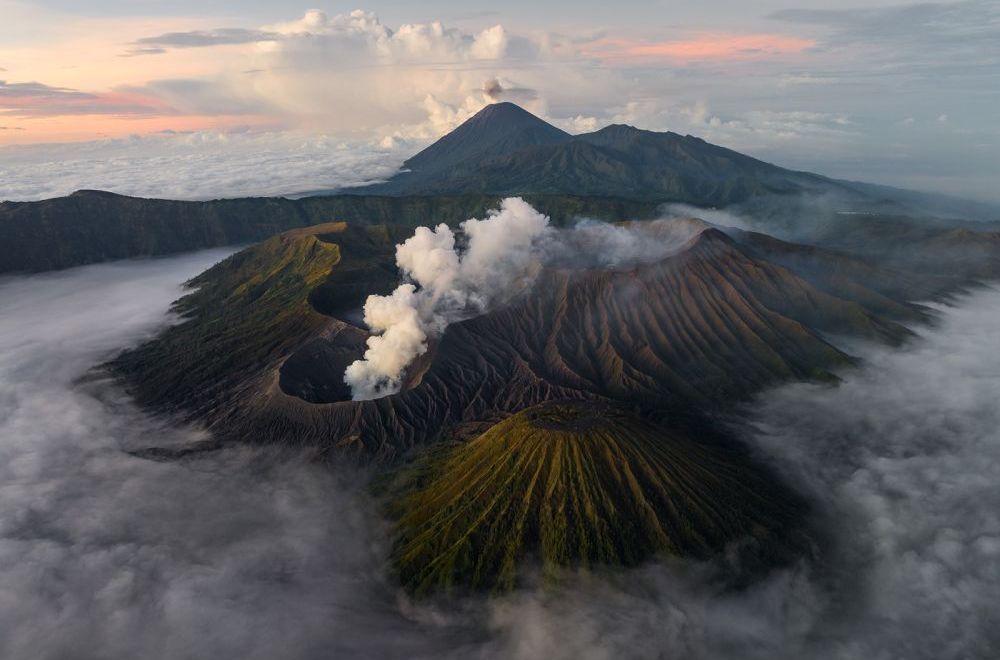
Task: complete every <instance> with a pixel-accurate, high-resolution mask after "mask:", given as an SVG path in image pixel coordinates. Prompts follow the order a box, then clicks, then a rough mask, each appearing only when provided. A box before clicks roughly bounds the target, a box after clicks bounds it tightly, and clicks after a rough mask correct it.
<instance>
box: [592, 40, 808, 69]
mask: <svg viewBox="0 0 1000 660" xmlns="http://www.w3.org/2000/svg"><path fill="white" fill-rule="evenodd" d="M815 45H816V42H815V41H813V40H811V39H803V38H800V37H792V36H787V35H780V34H699V35H697V36H694V37H690V38H687V39H679V40H675V41H654V42H648V41H645V42H640V41H630V40H626V39H601V40H598V41H594V42H592V43H590V44H587V45H586V46H585V47H584V48H583V52H584V54H585V55H587V56H589V57H594V58H596V59H599V60H602V61H606V62H612V63H613V62H653V61H659V60H672V61H675V62H678V63H686V62H697V61H711V60H746V59H753V58H758V57H773V56H777V55H788V54H795V53H801V52H802V51H804V50H806V49H807V48H811V47H813V46H815Z"/></svg>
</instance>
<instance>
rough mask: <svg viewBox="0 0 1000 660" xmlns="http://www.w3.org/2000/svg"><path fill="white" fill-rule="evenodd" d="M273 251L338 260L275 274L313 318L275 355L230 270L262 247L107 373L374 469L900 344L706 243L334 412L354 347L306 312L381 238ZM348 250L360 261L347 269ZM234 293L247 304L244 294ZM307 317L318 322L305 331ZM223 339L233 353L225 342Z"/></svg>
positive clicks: (732, 388)
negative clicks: (305, 251) (866, 342)
mask: <svg viewBox="0 0 1000 660" xmlns="http://www.w3.org/2000/svg"><path fill="white" fill-rule="evenodd" d="M273 240H275V241H291V242H293V243H295V242H297V241H303V240H305V241H319V242H320V243H327V242H330V243H333V244H335V245H337V247H338V250H339V253H340V255H341V256H340V261H339V262H338V263H336V264H333V265H332V266H330V267H329V269H328V275H327V276H326V278H325V279H323V280H322V281H321V282H320V283H317V284H316V285H315V286H312V288H309V286H307V285H306V284H305V282H307V281H310V280H309V278H308V277H303V276H301V275H300V276H297V277H292V275H293V273H294V272H295V270H296V269H304V271H305V272H310V273H311V272H313V270H314V269H313V268H311V267H310V266H308V265H307V264H305V263H299V262H295V263H294V264H293V265H292V271H291V272H287V271H285V270H282V271H280V272H283V273H285V275H283V280H282V281H285V282H292V283H294V285H295V287H297V288H296V291H297V292H296V294H295V300H296V301H298V302H297V303H296V304H297V305H299V307H298V309H304V308H303V307H301V305H303V304H309V305H310V306H311V307H312V311H310V312H309V313H308V318H309V319H310V322H309V325H308V327H306V326H304V325H301V324H299V325H296V326H295V328H299V329H302V330H303V331H302V332H298V331H297V332H295V333H294V334H289V333H284V332H283V333H282V335H281V336H282V338H283V339H282V341H281V342H277V341H274V340H272V339H271V334H270V333H268V332H261V327H263V328H264V329H268V328H271V327H272V324H271V323H270V322H269V321H267V320H266V319H269V318H270V317H271V315H272V314H273V313H274V312H276V311H278V309H280V308H275V309H273V310H271V311H270V312H266V313H265V312H260V313H256V314H255V313H251V310H255V309H258V303H257V302H256V300H261V301H264V302H266V301H267V300H271V299H277V298H275V294H274V289H275V286H276V285H275V284H271V283H268V284H266V285H262V286H258V287H249V286H246V285H245V284H244V283H243V281H244V280H245V278H248V277H254V278H257V275H256V274H257V272H259V268H258V267H254V268H252V269H247V268H246V267H245V265H246V264H249V263H257V262H258V259H263V260H265V261H266V259H267V258H270V257H268V256H267V255H268V253H269V252H273V249H272V248H271V247H268V246H269V245H270V244H271V242H268V243H264V244H262V245H261V246H257V247H255V248H251V249H250V250H248V251H247V252H246V253H241V255H237V256H236V257H234V258H232V259H231V260H229V261H228V262H224V263H223V264H220V266H217V267H216V268H215V269H213V270H212V271H209V273H206V275H204V276H202V277H201V278H199V280H198V282H199V283H201V284H202V286H203V288H202V289H201V290H200V291H199V292H197V293H195V294H192V296H191V297H190V298H188V299H186V300H185V301H182V308H183V309H184V310H185V311H187V313H188V314H189V315H190V317H189V319H188V320H187V321H186V322H185V323H183V324H181V325H178V326H175V327H173V328H170V329H168V330H167V331H165V332H164V333H163V334H162V335H161V336H160V337H159V338H157V339H156V340H154V341H152V342H150V343H148V344H146V345H143V346H140V347H139V348H137V349H135V350H133V351H129V352H127V353H125V354H123V355H122V356H121V357H119V358H118V359H117V360H116V361H115V362H114V363H113V367H114V368H115V369H116V370H117V371H118V372H119V373H121V374H123V375H124V376H125V378H126V380H127V381H128V382H129V383H130V385H131V388H132V390H133V392H134V393H135V394H136V395H137V396H138V398H139V399H140V401H142V402H144V403H147V404H151V405H155V406H159V407H161V408H166V409H170V410H186V411H188V412H189V413H190V414H192V416H194V417H196V418H199V419H202V420H204V421H206V422H207V423H208V424H209V426H210V427H211V428H212V429H213V430H214V431H216V432H217V434H218V435H219V436H220V437H222V438H230V439H242V440H245V439H253V440H256V441H262V442H267V441H276V442H297V443H302V444H307V445H311V446H315V447H318V448H320V449H321V450H335V449H338V448H340V449H344V448H350V449H351V450H352V451H355V452H358V453H360V454H363V455H366V456H369V457H380V458H391V457H393V456H398V455H399V454H400V453H402V452H405V451H407V450H408V449H409V448H411V447H413V446H415V445H420V444H423V443H426V442H429V441H431V440H434V439H436V438H439V437H442V436H445V435H453V434H456V433H458V434H461V433H462V432H463V429H464V428H465V427H466V425H470V424H472V425H475V424H477V423H481V422H484V421H489V420H494V419H496V418H497V417H498V416H503V415H505V414H509V413H512V412H516V411H519V410H522V409H524V408H526V407H529V406H532V405H535V404H538V403H541V402H544V401H550V400H556V399H559V400H564V399H591V400H617V401H626V402H630V403H636V404H641V405H644V406H648V407H652V408H657V409H678V408H694V409H700V410H711V409H719V408H723V407H725V406H727V405H729V404H731V403H732V402H733V401H734V400H739V399H742V398H745V397H748V396H750V395H752V394H753V393H755V392H756V391H758V390H759V389H760V388H762V387H765V386H767V385H770V384H773V383H777V382H780V381H782V380H786V379H795V378H819V379H825V378H831V375H830V371H829V370H830V369H831V368H836V367H839V366H842V365H845V364H848V363H849V362H850V358H849V357H848V356H847V355H845V354H844V353H842V352H841V351H839V350H837V349H836V348H835V347H834V346H833V345H831V344H830V343H828V342H827V341H826V340H825V339H824V338H823V337H822V334H823V333H836V334H850V335H854V336H863V337H868V338H872V339H877V340H883V341H889V342H898V341H900V340H902V339H903V338H904V337H905V336H906V334H907V331H906V330H905V329H904V328H902V327H901V326H899V325H896V324H895V323H894V322H892V321H889V320H886V319H885V318H882V317H880V316H879V315H878V314H877V313H874V312H873V311H872V310H868V309H866V308H865V307H864V306H863V305H862V304H860V303H858V302H854V301H850V300H845V299H842V298H839V297H836V296H834V295H831V294H829V293H825V292H824V291H822V290H820V289H818V288H817V287H815V286H813V285H812V284H810V283H809V282H808V281H806V280H804V279H802V278H800V277H799V276H797V275H796V274H794V273H793V272H791V271H789V270H787V269H785V268H783V267H781V266H778V265H775V264H773V263H770V262H768V261H767V260H765V259H763V258H761V257H759V256H755V255H753V254H752V253H751V252H747V251H746V249H745V248H742V247H741V246H740V245H739V244H737V243H736V242H734V241H733V240H732V239H730V238H728V237H726V236H725V235H723V234H722V233H720V232H718V231H717V230H714V229H707V230H705V231H703V232H701V233H700V234H698V235H697V236H696V237H695V238H693V239H692V240H691V241H690V242H689V244H688V245H686V246H685V247H684V249H682V250H681V252H680V253H679V254H675V255H673V256H669V257H667V258H664V259H660V260H657V261H653V262H648V263H642V264H637V265H634V266H631V267H628V268H621V269H592V268H591V269H583V270H580V269H573V268H550V269H549V270H547V271H545V272H544V273H543V274H542V275H541V278H540V279H539V280H538V281H537V282H536V284H535V286H534V287H533V289H532V290H531V292H530V293H529V294H527V295H524V296H522V297H521V298H519V299H517V300H515V301H514V302H512V303H510V304H508V305H506V306H504V307H502V308H499V309H497V310H494V311H492V312H490V313H487V314H485V315H483V316H479V317H477V318H473V319H469V320H467V321H463V322H460V323H455V324H453V325H451V326H450V327H449V328H448V329H447V331H446V332H445V333H444V335H443V336H442V337H441V338H440V339H439V340H437V341H436V342H435V343H434V345H433V346H432V349H431V351H429V352H428V353H427V354H426V355H425V356H424V357H423V358H422V360H421V361H420V362H419V363H417V364H415V365H413V366H412V367H411V371H410V373H409V374H408V380H409V383H408V386H409V387H408V389H406V390H405V391H403V392H401V393H399V394H396V395H392V396H387V397H384V398H381V399H376V400H373V401H349V400H344V399H346V394H347V392H346V388H345V387H344V385H343V373H344V368H345V367H346V366H347V364H349V363H350V362H352V361H353V360H355V359H357V358H359V357H360V355H361V353H362V351H363V340H364V338H365V333H364V332H363V331H361V330H360V329H359V328H357V327H356V326H355V325H354V323H357V318H356V316H352V314H351V313H350V312H346V311H345V310H346V309H347V307H349V305H346V304H345V305H326V307H323V303H322V302H321V301H322V300H325V299H327V298H329V297H332V298H333V299H341V294H340V293H337V292H338V291H339V292H343V291H347V290H349V291H352V292H354V293H356V294H357V297H356V298H354V300H355V301H356V302H355V304H357V305H360V302H361V298H362V295H361V294H362V289H361V288H357V287H358V283H359V281H361V280H364V278H359V277H358V276H357V273H358V272H359V271H358V269H359V268H376V269H379V268H382V269H384V268H385V267H386V264H387V263H391V255H392V247H391V246H392V245H393V244H394V242H396V240H398V234H397V235H396V237H394V236H393V233H392V231H389V230H386V233H384V234H379V233H378V232H377V231H375V230H374V229H371V228H368V229H365V230H349V229H348V228H344V229H343V230H342V231H340V232H337V233H334V232H327V233H319V234H312V233H309V232H299V233H294V234H292V235H290V236H289V235H286V236H283V237H281V238H279V239H273ZM366 250H367V251H368V252H367V253H366V252H365V251H366ZM351 254H356V255H365V256H363V257H359V258H356V259H354V261H353V264H354V265H350V264H351V263H352V260H351V259H350V258H349V256H348V255H351ZM375 264H381V265H375ZM323 268H327V265H326V264H323ZM320 270H322V268H321V269H320ZM365 281H367V280H365ZM385 284H386V286H389V285H390V283H389V282H388V278H386V280H385ZM856 286H857V287H864V283H863V282H857V283H856ZM345 287H346V289H345ZM327 290H328V291H329V292H328V293H327V294H323V293H322V292H324V291H327ZM249 292H257V293H255V294H254V295H257V296H258V297H257V298H256V299H251V298H248V297H247V296H248V295H249ZM371 292H374V291H371ZM352 295H353V294H352ZM348 297H349V296H348ZM343 299H345V300H346V298H343ZM302 301H305V303H303V302H302ZM261 304H263V303H261ZM900 304H903V303H902V301H901V302H900ZM268 309H270V308H269V307H268ZM319 309H323V310H324V311H325V312H326V314H327V315H326V316H323V317H322V318H323V319H325V320H324V321H323V322H322V323H320V322H319V321H318V320H316V319H317V318H318V317H319V314H318V310H319ZM303 314H305V312H303ZM259 324H263V325H262V326H261V325H259ZM234 337H236V338H240V339H239V340H238V341H230V340H229V339H230V338H234ZM243 341H245V342H248V346H242V345H241V344H240V342H243ZM192 344H197V345H199V346H201V347H202V348H201V349H200V350H199V354H198V356H197V358H192V359H191V360H189V361H186V360H185V359H183V358H180V357H179V356H180V355H181V354H182V351H183V350H185V349H184V347H186V346H190V345H192ZM247 356H252V358H253V359H247ZM204 393H209V394H208V396H206V395H205V394H204Z"/></svg>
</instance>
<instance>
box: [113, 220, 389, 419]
mask: <svg viewBox="0 0 1000 660" xmlns="http://www.w3.org/2000/svg"><path fill="white" fill-rule="evenodd" d="M397 239H398V236H397V235H396V234H394V233H393V232H392V231H389V230H387V229H386V228H370V229H369V228H350V227H348V226H347V225H346V224H344V223H330V224H325V225H317V226H315V227H309V228H305V229H300V230H295V231H291V232H287V233H285V234H282V235H280V236H275V237H274V238H271V239H268V240H267V241H264V242H263V243H261V244H259V245H257V246H254V247H253V248H251V249H248V250H244V251H242V252H239V253H237V254H235V255H233V256H231V257H229V258H228V259H226V260H225V261H222V262H221V263H219V264H217V265H216V266H214V267H213V268H211V269H209V270H208V271H206V272H204V273H202V274H201V275H199V276H198V277H196V278H195V279H193V280H192V281H191V282H190V284H191V285H192V286H194V287H197V288H196V290H195V291H193V292H192V293H190V294H189V295H187V296H185V297H184V298H181V299H180V300H179V301H178V302H177V303H176V304H175V309H176V311H177V312H178V313H180V314H182V315H184V317H185V320H184V321H183V322H182V323H180V324H178V325H175V326H172V327H170V328H168V329H167V330H165V331H164V332H163V333H162V334H161V335H160V336H159V337H157V338H156V339H155V340H153V341H151V342H148V343H146V344H144V345H142V346H141V347H138V348H136V349H134V350H131V351H126V352H125V353H123V354H121V355H120V356H119V357H118V358H116V359H115V360H114V361H113V362H112V363H111V366H112V368H113V369H114V370H115V371H117V372H118V373H120V374H121V375H123V376H124V377H125V378H126V380H127V381H128V382H129V383H130V388H131V390H132V392H133V394H135V395H136V396H137V398H138V399H139V400H140V401H142V402H144V403H147V404H153V405H163V404H165V403H167V402H177V401H184V402H185V407H186V408H187V409H188V410H189V411H191V412H192V413H194V414H197V413H203V412H205V411H206V410H208V409H211V408H215V407H218V406H220V405H221V404H222V402H223V401H225V400H226V399H227V398H228V397H232V396H235V395H236V394H237V393H238V392H239V391H240V387H241V385H242V383H244V382H245V381H247V380H252V379H253V378H254V377H256V376H257V375H258V374H260V373H261V371H262V370H264V369H266V368H267V367H269V366H271V365H273V364H274V363H275V362H276V361H279V360H281V359H283V358H284V357H285V356H287V355H288V354H289V353H292V352H294V351H295V350H297V349H298V348H300V347H301V345H302V344H303V343H304V342H306V341H307V340H308V339H310V338H312V337H315V336H316V335H317V334H318V333H321V332H323V331H324V329H326V328H327V327H328V326H329V325H330V324H331V322H332V319H331V318H330V317H328V316H326V315H324V314H322V313H321V312H320V310H322V309H323V308H324V307H332V308H334V309H336V308H338V306H348V307H360V305H361V304H362V302H363V301H364V297H365V296H366V295H367V294H368V293H369V292H371V291H379V290H386V289H388V288H389V287H391V286H392V285H393V284H394V283H395V280H396V273H395V270H394V269H392V268H388V269H386V270H382V271H379V270H378V266H379V264H380V263H382V262H381V261H379V260H378V259H377V257H375V256H373V253H374V252H377V251H378V248H379V246H384V248H385V250H384V251H383V252H384V256H385V257H386V258H387V259H391V250H392V247H393V246H394V245H395V241H396V240H397ZM359 256H360V257H361V258H360V259H359ZM390 263H391V262H390ZM359 269H361V273H363V278H362V279H364V280H365V285H364V287H363V289H362V290H359V289H358V287H357V285H356V281H357V279H359V278H358V277H357V275H358V271H359Z"/></svg>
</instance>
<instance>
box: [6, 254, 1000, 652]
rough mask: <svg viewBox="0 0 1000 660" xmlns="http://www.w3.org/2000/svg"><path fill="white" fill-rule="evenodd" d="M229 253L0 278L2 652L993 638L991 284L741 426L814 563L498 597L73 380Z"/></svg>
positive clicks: (665, 573) (311, 479)
mask: <svg viewBox="0 0 1000 660" xmlns="http://www.w3.org/2000/svg"><path fill="white" fill-rule="evenodd" d="M223 254H224V253H223V252H210V253H200V254H194V255H188V256H183V257H177V258H172V259H164V260H156V261H142V262H130V263H118V264H110V265H101V266H91V267H85V268H80V269H75V270H71V271H64V272H61V273H56V274H48V275H38V276H32V277H23V278H14V279H7V280H0V502H2V505H0V657H2V658H5V659H11V660H20V659H25V660H27V659H31V660H36V659H42V658H73V659H74V660H78V659H81V660H82V659H88V658H95V659H96V658H101V659H108V658H111V659H116V658H136V657H143V658H164V659H166V658H170V659H172V660H174V659H178V658H260V659H265V658H266V659H269V660H270V659H273V658H283V659H292V660H295V659H300V658H346V657H363V658H394V657H398V658H410V657H423V658H438V657H453V658H470V657H471V658H531V659H534V658H567V659H569V658H594V659H597V658H602V659H603V658H607V659H612V658H622V657H642V658H657V657H687V658H692V657H693V658H715V657H725V658H742V657H751V658H776V657H777V658H802V657H821V658H866V659H867V658H896V657H898V658H934V659H935V660H937V659H940V658H991V657H996V655H997V650H998V648H1000V610H998V608H997V607H996V604H997V603H998V602H1000V488H998V487H997V484H1000V430H998V429H1000V405H998V403H997V402H998V401H1000V351H998V350H997V342H996V337H997V336H998V335H1000V292H997V291H995V290H983V291H979V292H977V293H974V294H972V295H971V296H969V297H967V298H965V299H963V300H962V301H961V302H960V304H959V306H958V307H956V308H952V309H948V310H945V311H944V312H943V317H942V323H941V324H940V325H939V327H937V328H934V329H921V333H922V335H923V337H922V338H921V339H920V340H919V341H917V342H916V343H914V344H913V346H911V347H910V348H908V349H906V350H903V351H897V352H893V351H889V350H887V349H881V348H879V349H875V348H866V349H864V350H865V357H866V358H867V364H866V366H865V367H864V368H862V369H859V370H855V371H851V372H848V373H846V374H844V375H845V379H846V381H845V382H844V383H843V384H842V385H841V386H839V387H837V388H830V387H816V386H805V385H791V386H787V387H784V388H781V389H779V390H777V391H775V392H772V393H769V394H768V395H766V396H764V397H763V398H762V400H761V402H760V405H759V406H758V407H756V408H755V409H754V411H753V413H752V414H753V415H754V417H755V419H756V421H757V423H758V427H759V429H760V433H759V435H758V436H757V437H756V438H754V439H753V442H754V444H755V446H756V447H757V448H758V449H759V451H761V452H763V453H764V454H765V455H767V456H769V457H770V458H771V459H772V460H773V461H774V462H775V463H776V464H777V465H779V466H780V467H781V469H782V470H783V471H784V472H785V474H786V475H788V477H789V478H790V479H793V480H795V481H796V483H799V484H800V486H801V487H803V488H805V489H807V490H808V491H809V492H811V493H813V494H815V496H816V497H818V498H819V500H820V501H821V502H822V503H823V505H824V506H825V507H826V508H827V509H828V510H829V513H830V517H831V520H833V521H834V523H833V524H834V525H835V527H836V530H837V532H838V533H837V535H836V536H837V537H839V540H840V543H839V544H838V547H837V548H831V549H830V555H831V556H832V557H833V559H832V567H831V569H830V571H829V572H828V573H827V574H826V575H823V576H814V575H809V574H808V573H807V572H806V571H805V570H797V571H787V572H783V573H780V574H777V575H775V576H773V577H772V578H771V579H770V580H768V581H767V582H765V583H763V584H761V585H759V586H757V587H755V588H754V589H752V590H750V591H748V592H745V593H740V594H717V593H713V592H712V590H711V589H709V588H708V587H706V586H704V585H702V584H700V583H699V582H698V580H697V578H696V577H695V576H694V573H696V572H697V571H692V570H690V567H689V570H687V571H686V573H687V575H688V577H682V574H683V573H684V571H672V570H670V569H668V568H666V567H662V566H650V567H647V568H644V569H640V570H637V571H633V572H630V573H626V574H623V575H620V576H618V577H617V578H615V579H610V580H608V579H596V578H592V579H584V578H581V579H579V580H578V581H576V582H574V583H572V584H569V585H567V586H565V587H564V588H562V589H559V590H550V591H548V592H535V591H524V592H520V593H516V594H513V595H512V596H510V597H507V598H505V599H502V600H499V601H495V602H493V603H492V604H484V603H480V602H467V603H463V604H461V605H452V606H430V605H426V604H424V605H420V606H413V605H411V604H408V603H407V602H406V600H405V599H404V598H402V597H401V596H400V595H399V594H398V593H397V592H396V590H395V589H394V588H393V587H392V585H391V583H390V582H388V581H386V580H385V578H384V577H383V557H384V549H385V548H384V536H383V532H384V530H383V528H382V526H381V525H380V524H379V523H378V522H377V520H378V517H377V515H376V514H375V512H374V510H373V506H372V505H371V503H370V502H369V501H368V500H367V499H366V496H365V489H364V475H358V474H353V475H352V474H339V473H337V472H335V471H331V470H326V469H321V468H318V467H316V466H313V465H310V464H308V463H306V462H305V461H304V460H302V459H301V458H300V457H296V456H288V455H278V454H276V453H263V454H262V453H259V452H254V451H251V450H249V449H230V450H226V451H223V452H218V453H216V454H212V455H206V456H203V457H201V458H197V459H194V460H189V461H185V462H180V463H163V462H154V461H149V460H144V459H140V458H136V457H133V456H132V455H130V454H128V453H127V450H128V449H133V448H140V447H145V446H150V445H164V444H173V443H177V442H182V441H185V440H187V439H190V438H193V437H197V436H198V432H197V431H196V430H193V429H186V428H177V427H173V426H171V425H169V424H167V423H165V422H162V421H158V420H156V419H152V418H150V417H148V416H146V415H143V414H141V413H139V412H138V411H136V410H135V409H134V408H133V407H132V406H131V405H130V404H129V403H128V401H127V399H126V397H125V396H124V395H123V394H122V393H121V392H120V391H119V390H118V389H117V388H115V387H114V386H112V385H110V384H108V383H107V382H100V381H98V382H93V381H90V382H83V383H81V382H79V378H80V377H81V376H82V375H84V374H86V373H87V371H88V369H89V368H90V367H91V366H93V365H94V364H97V363H99V362H101V361H102V360H103V359H106V358H107V357H109V356H110V355H112V354H113V353H114V352H115V350H116V349H118V348H120V347H122V346H124V345H127V344H131V343H134V342H137V341H140V340H141V339H142V338H143V337H145V336H148V335H149V334H150V333H152V332H154V331H155V329H156V328H158V327H160V326H161V325H162V324H163V323H165V322H167V309H168V307H169V303H170V302H171V301H172V300H173V299H174V298H176V297H177V296H178V295H179V293H180V287H179V284H180V283H181V282H183V281H184V280H185V279H187V278H188V277H190V276H192V275H194V274H196V273H197V272H199V271H200V270H201V269H203V268H204V267H206V266H208V265H210V264H211V263H213V262H214V261H216V260H217V259H218V258H220V257H221V256H222V255H223Z"/></svg>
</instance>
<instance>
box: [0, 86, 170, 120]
mask: <svg viewBox="0 0 1000 660" xmlns="http://www.w3.org/2000/svg"><path fill="white" fill-rule="evenodd" d="M169 114H175V112H174V111H173V110H171V108H170V107H169V106H168V105H166V104H165V103H163V102H162V101H161V100H159V99H156V98H154V97H152V96H148V95H142V94H135V93H125V92H104V93H90V92H81V91H79V90H75V89H68V88H65V87H51V86H49V85H45V84H42V83H37V82H28V83H8V82H6V81H3V80H0V116H8V117H21V118H29V117H59V116H78V115H116V116H150V115H169Z"/></svg>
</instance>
